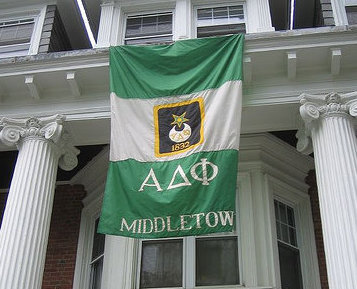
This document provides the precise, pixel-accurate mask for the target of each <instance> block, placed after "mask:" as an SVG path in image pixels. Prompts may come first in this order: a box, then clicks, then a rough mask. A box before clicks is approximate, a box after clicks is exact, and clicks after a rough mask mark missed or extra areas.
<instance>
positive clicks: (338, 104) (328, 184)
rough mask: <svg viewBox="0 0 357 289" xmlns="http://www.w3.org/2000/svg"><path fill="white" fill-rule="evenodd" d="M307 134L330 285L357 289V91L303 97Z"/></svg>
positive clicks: (304, 142) (303, 142)
mask: <svg viewBox="0 0 357 289" xmlns="http://www.w3.org/2000/svg"><path fill="white" fill-rule="evenodd" d="M301 104H302V105H301V107H300V114H301V116H302V118H303V120H304V122H305V133H304V134H301V132H300V134H299V142H298V149H299V150H300V151H302V152H310V151H309V148H310V145H309V140H312V145H313V150H314V158H315V166H316V177H317V185H318V195H319V201H320V210H321V221H322V229H323V237H324V246H325V254H326V265H327V273H328V281H329V287H330V289H340V288H343V289H356V288H357V140H356V131H355V128H354V119H353V118H354V117H356V116H357V92H354V93H349V94H337V93H330V94H327V95H307V94H303V95H302V97H301Z"/></svg>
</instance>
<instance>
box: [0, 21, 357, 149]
mask: <svg viewBox="0 0 357 289" xmlns="http://www.w3.org/2000/svg"><path fill="white" fill-rule="evenodd" d="M356 59H357V27H354V28H351V27H333V28H330V27H324V28H318V29H304V30H295V31H289V32H271V33H260V34H251V35H247V36H246V44H245V56H244V76H245V81H244V96H243V103H244V106H243V119H242V131H243V133H251V132H263V131H282V130H292V129H296V128H297V120H298V105H299V104H298V103H299V95H300V94H301V93H303V92H306V93H325V92H330V91H338V92H348V91H352V90H357V81H356V80H357V61H356ZM108 65H109V62H108V49H107V48H103V49H93V50H78V51H71V52H60V53H50V54H46V55H38V56H27V57H18V58H8V59H3V60H0V115H1V116H5V117H12V118H23V117H28V116H47V115H52V114H56V113H59V114H64V115H66V116H67V120H68V122H67V129H68V131H69V132H70V133H71V134H72V136H73V139H74V143H75V145H92V144H103V143H108V142H109V133H110V113H109V97H108V96H109V68H108ZM0 150H9V148H7V147H5V146H3V145H0Z"/></svg>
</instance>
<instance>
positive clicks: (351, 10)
mask: <svg viewBox="0 0 357 289" xmlns="http://www.w3.org/2000/svg"><path fill="white" fill-rule="evenodd" d="M347 4H348V5H346V15H347V22H348V24H349V25H356V24H357V1H352V0H351V1H349V2H348V3H347Z"/></svg>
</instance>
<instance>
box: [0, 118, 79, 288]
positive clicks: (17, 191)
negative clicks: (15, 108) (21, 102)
mask: <svg viewBox="0 0 357 289" xmlns="http://www.w3.org/2000/svg"><path fill="white" fill-rule="evenodd" d="M63 122H64V117H63V116H60V115H55V116H52V117H47V118H41V119H38V118H30V119H28V120H14V119H8V118H2V119H1V120H0V140H2V141H3V142H4V143H5V144H7V145H13V144H16V145H17V147H18V148H19V155H18V158H17V162H16V166H15V170H14V175H13V177H12V182H11V186H10V190H9V194H8V198H7V203H6V207H5V212H4V216H3V220H2V226H1V230H0V289H40V288H41V284H42V276H43V271H44V264H45V257H46V249H47V241H48V234H49V226H50V221H51V213H52V205H53V196H54V190H55V182H56V174H57V166H58V164H59V165H60V166H61V168H62V169H65V170H71V169H73V168H74V167H75V166H76V165H77V159H76V156H77V155H78V153H79V151H78V150H77V149H76V148H74V147H73V146H72V145H71V144H70V143H69V136H68V134H67V133H63Z"/></svg>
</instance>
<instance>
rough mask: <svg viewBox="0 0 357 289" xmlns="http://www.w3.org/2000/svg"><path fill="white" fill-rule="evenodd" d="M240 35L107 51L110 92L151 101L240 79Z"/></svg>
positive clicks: (242, 37)
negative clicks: (150, 99) (151, 99)
mask: <svg viewBox="0 0 357 289" xmlns="http://www.w3.org/2000/svg"><path fill="white" fill-rule="evenodd" d="M243 40H244V35H242V34H235V35H231V36H221V37H212V38H200V39H187V40H181V41H177V42H175V43H173V44H170V45H155V46H130V45H123V46H116V47H111V48H110V90H111V92H114V93H115V94H116V95H117V96H118V97H121V98H155V97H165V96H171V95H182V94H189V93H193V92H197V91H201V90H206V89H210V88H217V87H220V86H221V85H222V84H224V83H225V82H226V81H230V80H242V57H243Z"/></svg>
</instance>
